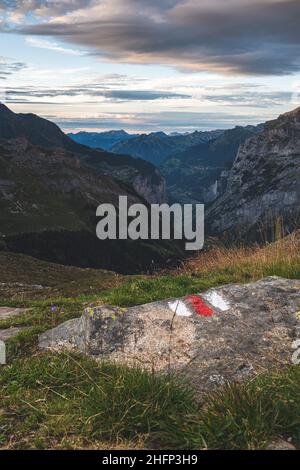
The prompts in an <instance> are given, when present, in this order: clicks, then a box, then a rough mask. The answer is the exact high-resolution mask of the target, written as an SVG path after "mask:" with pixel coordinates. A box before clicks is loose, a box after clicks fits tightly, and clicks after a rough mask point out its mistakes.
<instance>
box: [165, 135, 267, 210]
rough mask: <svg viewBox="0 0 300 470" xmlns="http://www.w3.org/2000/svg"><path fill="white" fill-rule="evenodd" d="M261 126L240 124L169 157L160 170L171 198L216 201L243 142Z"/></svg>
mask: <svg viewBox="0 0 300 470" xmlns="http://www.w3.org/2000/svg"><path fill="white" fill-rule="evenodd" d="M260 130H261V127H260V126H257V127H254V126H247V127H241V126H238V127H235V128H234V129H229V130H226V131H224V132H223V133H222V134H221V135H219V136H217V137H216V138H214V139H212V140H211V141H209V142H206V143H200V144H197V145H194V146H192V147H189V148H188V149H186V150H185V151H184V152H181V153H176V154H173V155H172V156H171V157H169V158H168V159H166V160H165V161H164V162H163V164H162V165H161V166H160V170H161V172H162V174H163V176H164V177H165V179H166V182H167V188H168V191H169V194H170V198H171V199H172V200H173V201H176V202H182V203H190V202H194V203H204V204H208V203H211V202H212V201H214V200H215V199H216V198H217V197H218V196H219V195H220V194H221V193H223V191H224V183H225V178H226V174H227V172H228V170H229V169H230V168H231V166H232V163H233V161H234V158H235V156H236V153H237V150H238V148H239V146H240V144H241V143H243V142H245V140H246V139H248V138H249V137H252V136H253V135H255V134H257V133H258V132H260Z"/></svg>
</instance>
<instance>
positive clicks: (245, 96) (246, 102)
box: [202, 91, 293, 108]
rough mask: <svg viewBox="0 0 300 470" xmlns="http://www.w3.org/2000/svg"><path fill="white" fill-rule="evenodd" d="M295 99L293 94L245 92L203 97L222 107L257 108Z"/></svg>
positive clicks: (279, 104) (282, 92) (284, 92)
mask: <svg viewBox="0 0 300 470" xmlns="http://www.w3.org/2000/svg"><path fill="white" fill-rule="evenodd" d="M292 97H293V93H292V92H288V91H278V92H258V93H256V92H243V93H240V94H232V95H228V94H212V95H210V94H207V95H203V96H202V98H204V99H205V100H207V101H211V102H213V103H218V104H222V105H236V106H247V107H255V108H269V107H271V106H281V105H283V104H286V103H289V102H290V101H291V99H292Z"/></svg>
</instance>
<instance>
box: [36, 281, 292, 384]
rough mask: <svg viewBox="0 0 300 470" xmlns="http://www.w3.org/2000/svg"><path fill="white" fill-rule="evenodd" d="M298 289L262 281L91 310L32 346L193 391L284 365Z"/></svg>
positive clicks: (289, 284) (288, 353) (289, 350)
mask: <svg viewBox="0 0 300 470" xmlns="http://www.w3.org/2000/svg"><path fill="white" fill-rule="evenodd" d="M299 311H300V281H299V280H287V279H281V278H266V279H263V280H260V281H258V282H255V283H251V284H246V285H240V284H236V285H234V284H233V285H227V286H224V287H220V288H217V289H210V290H209V291H207V292H205V293H203V294H201V297H200V296H190V297H187V298H184V299H175V300H174V299H173V300H169V301H161V302H154V303H151V304H146V305H142V306H137V307H132V308H128V309H120V308H117V307H111V306H95V307H90V308H88V309H86V310H85V312H84V314H83V315H82V317H81V318H78V319H74V320H70V321H68V322H66V323H64V324H62V325H60V326H58V327H57V328H54V329H53V330H50V331H48V332H46V333H44V334H42V335H40V338H39V346H40V348H42V349H61V348H67V349H77V350H80V351H82V352H84V353H86V354H88V355H91V356H94V357H96V358H107V359H108V358H109V359H111V360H116V361H118V362H123V363H124V362H125V363H128V364H130V365H141V366H143V367H146V368H148V369H151V370H156V371H168V370H174V369H175V370H177V371H181V372H183V373H185V374H186V375H187V376H188V377H189V379H190V380H192V381H193V382H195V383H196V384H197V386H198V388H199V389H200V390H209V389H210V388H212V387H214V386H215V385H217V384H222V383H224V382H225V381H228V380H238V381H239V380H243V379H245V378H248V377H250V376H252V375H254V374H255V373H258V372H260V371H263V370H266V369H269V368H271V367H273V366H276V367H278V365H279V366H281V365H283V364H285V363H291V360H292V354H293V352H294V351H293V343H294V342H295V340H296V339H297V338H298V337H300V313H299Z"/></svg>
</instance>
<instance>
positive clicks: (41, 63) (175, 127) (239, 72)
mask: <svg viewBox="0 0 300 470" xmlns="http://www.w3.org/2000/svg"><path fill="white" fill-rule="evenodd" d="M299 20H300V0H151V1H150V0H148V1H147V0H60V1H56V0H52V1H51V0H48V1H47V0H24V1H23V0H0V28H1V42H0V94H1V95H0V100H1V102H4V103H5V104H6V105H7V106H9V107H10V108H11V109H12V110H13V111H16V112H34V113H37V114H39V115H41V116H43V117H46V118H49V119H51V120H53V121H55V122H56V123H58V124H59V125H60V126H61V127H62V128H63V129H64V130H66V131H70V130H74V131H77V130H96V131H97V130H99V131H100V130H107V129H120V128H123V129H125V130H127V131H134V132H136V131H138V132H151V131H156V130H165V131H167V132H172V131H179V132H185V131H192V130H195V129H200V130H201V129H202V130H205V129H215V128H227V127H232V126H234V125H237V124H241V125H245V124H257V123H259V122H263V121H265V120H267V119H272V118H274V117H276V116H277V115H279V114H280V113H282V112H285V111H288V110H291V109H293V108H295V107H297V106H299V105H300V27H299Z"/></svg>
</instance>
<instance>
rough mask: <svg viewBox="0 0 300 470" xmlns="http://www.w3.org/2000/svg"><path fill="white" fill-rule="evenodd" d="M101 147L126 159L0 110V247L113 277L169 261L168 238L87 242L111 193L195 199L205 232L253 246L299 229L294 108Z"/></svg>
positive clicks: (177, 252)
mask: <svg viewBox="0 0 300 470" xmlns="http://www.w3.org/2000/svg"><path fill="white" fill-rule="evenodd" d="M87 134H89V133H87ZM106 134H110V133H106ZM116 134H118V135H116ZM116 134H115V136H114V137H115V139H118V138H120V137H121V138H122V136H123V137H124V131H118V132H117V133H116ZM125 134H126V133H125ZM127 135H128V134H127ZM106 137H107V136H106ZM111 137H112V135H111V134H110V137H107V142H108V139H109V138H111ZM111 145H112V150H113V152H116V151H121V150H125V149H127V151H129V150H130V149H132V152H135V155H134V156H132V155H123V154H117V153H113V152H112V151H111V152H108V151H105V150H99V149H95V148H91V147H88V146H86V145H83V144H82V143H78V142H75V141H74V140H72V139H71V138H70V137H69V136H67V135H65V134H64V133H63V132H62V131H61V130H60V129H59V128H58V127H57V126H56V125H55V124H53V123H52V122H49V121H47V120H45V119H42V118H39V117H38V116H35V115H33V114H15V113H13V112H12V111H10V110H9V109H8V108H7V107H6V106H4V105H0V224H1V225H0V249H9V250H14V251H20V252H23V253H27V254H32V255H34V256H37V257H41V258H43V259H47V260H51V261H58V262H62V263H66V264H75V265H78V266H93V267H105V268H110V269H115V270H118V271H122V272H137V271H139V270H141V269H147V268H148V267H149V266H153V264H154V265H155V264H156V265H157V264H164V263H165V262H166V260H175V259H178V258H180V257H181V256H183V252H182V250H181V246H180V245H178V244H177V243H176V242H174V241H173V242H172V241H171V242H167V241H164V242H162V241H157V242H148V241H142V242H139V241H137V242H130V241H126V240H125V241H122V242H120V241H116V242H110V241H109V242H107V243H105V242H100V241H99V240H98V239H97V238H96V237H95V226H96V220H95V208H96V206H97V205H98V204H100V203H101V202H111V203H113V204H114V205H116V204H117V199H118V197H119V195H121V194H124V195H127V196H128V198H129V201H132V202H139V201H140V202H144V203H153V202H155V203H160V202H166V201H167V193H166V189H167V191H168V197H169V201H170V202H181V203H191V202H199V203H205V205H206V233H207V235H212V236H220V237H224V236H225V237H229V238H230V237H231V238H235V239H239V240H241V239H242V240H246V239H247V238H252V239H256V240H257V239H259V238H260V237H261V235H262V233H264V234H265V236H266V238H267V237H268V236H269V235H270V233H271V232H272V231H274V230H275V229H274V224H277V222H278V220H280V221H281V225H282V230H283V231H285V232H287V231H288V230H293V228H295V227H298V226H299V221H300V203H299V201H300V108H298V109H296V110H294V111H292V112H290V113H286V114H284V115H282V116H280V117H279V118H278V119H275V120H273V121H270V122H267V123H266V124H261V125H258V126H246V127H241V126H237V127H235V128H233V129H229V130H226V131H224V130H223V131H222V130H217V131H212V132H193V133H191V134H186V135H175V136H174V135H173V136H171V135H167V134H165V133H164V132H157V133H151V134H148V135H141V136H131V137H130V138H129V139H127V140H125V141H119V142H116V140H115V143H114V144H112V141H111ZM138 149H139V150H138ZM137 153H139V155H143V156H144V158H147V159H150V158H151V160H152V161H156V164H157V165H158V166H157V167H156V166H154V165H153V164H152V163H151V162H149V161H146V160H144V159H143V158H139V157H138V155H137ZM162 175H163V176H164V177H163V176H162ZM164 178H165V179H164Z"/></svg>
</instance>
